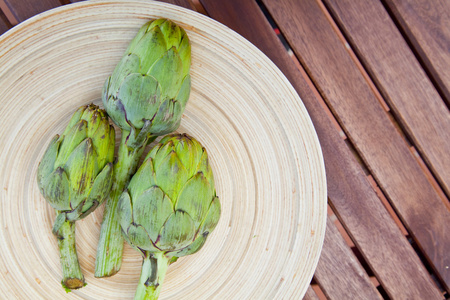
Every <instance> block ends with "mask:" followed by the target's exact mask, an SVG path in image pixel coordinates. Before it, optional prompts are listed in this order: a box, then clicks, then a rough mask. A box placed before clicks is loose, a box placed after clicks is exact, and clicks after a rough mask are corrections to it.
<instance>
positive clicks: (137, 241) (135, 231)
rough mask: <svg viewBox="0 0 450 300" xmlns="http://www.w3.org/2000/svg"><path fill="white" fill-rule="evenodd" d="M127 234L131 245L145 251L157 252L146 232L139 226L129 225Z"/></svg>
mask: <svg viewBox="0 0 450 300" xmlns="http://www.w3.org/2000/svg"><path fill="white" fill-rule="evenodd" d="M127 233H128V239H129V240H130V242H131V244H132V245H134V246H136V247H138V248H140V249H143V250H146V251H152V252H159V249H158V248H156V247H155V246H154V245H153V243H152V241H151V240H150V237H149V236H148V233H147V231H146V230H145V229H144V227H142V226H141V225H134V224H131V225H130V227H128V232H127Z"/></svg>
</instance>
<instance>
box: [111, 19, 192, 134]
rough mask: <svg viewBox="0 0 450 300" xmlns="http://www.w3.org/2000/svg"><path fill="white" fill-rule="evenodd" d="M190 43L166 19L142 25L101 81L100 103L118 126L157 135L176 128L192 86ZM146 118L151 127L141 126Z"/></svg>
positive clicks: (181, 30) (184, 35) (180, 31)
mask: <svg viewBox="0 0 450 300" xmlns="http://www.w3.org/2000/svg"><path fill="white" fill-rule="evenodd" d="M190 65H191V46H190V42H189V38H188V36H187V34H186V32H185V31H184V30H183V29H182V28H181V27H179V26H178V25H176V24H175V23H173V22H172V21H170V20H166V19H158V20H154V21H151V22H148V23H146V24H145V25H144V26H142V27H141V29H140V30H139V31H138V33H137V34H136V36H135V37H134V39H133V40H132V41H131V43H130V44H129V46H128V48H127V50H126V52H125V54H124V56H123V57H122V59H121V61H120V62H119V63H118V65H117V66H116V68H115V69H114V71H113V73H112V75H111V76H110V77H109V78H108V79H107V80H106V81H105V85H104V87H103V96H102V100H103V104H104V106H105V108H106V111H107V112H108V115H109V116H110V117H111V119H112V120H113V122H114V123H115V124H117V125H118V126H119V127H120V128H121V129H122V130H126V131H135V132H136V133H135V135H137V134H138V133H139V131H140V130H145V132H144V133H145V135H147V136H150V135H153V136H158V135H164V134H167V133H170V132H173V131H174V130H176V129H177V128H178V126H179V125H180V121H181V115H182V114H183V112H184V108H185V106H186V102H187V100H188V98H189V94H190V89H191V79H190V76H189V71H190ZM146 121H149V122H150V125H149V126H145V127H144V125H145V122H146Z"/></svg>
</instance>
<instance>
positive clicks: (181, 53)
mask: <svg viewBox="0 0 450 300" xmlns="http://www.w3.org/2000/svg"><path fill="white" fill-rule="evenodd" d="M190 65H191V46H190V43H189V38H188V36H187V35H186V32H185V31H184V30H183V29H182V28H181V27H179V26H177V25H176V24H175V23H173V22H172V21H169V20H165V19H159V20H155V21H152V22H148V23H146V24H145V25H144V26H143V27H142V28H141V29H140V30H139V32H138V33H137V35H136V37H135V38H134V39H133V40H132V41H131V43H130V45H129V46H128V48H127V50H126V52H125V55H124V56H123V57H122V59H121V61H120V62H119V63H118V65H117V66H116V68H115V70H114V71H113V73H112V75H111V76H110V77H109V78H108V79H107V80H106V82H105V85H104V89H103V96H102V100H103V104H104V106H105V109H106V111H107V112H108V114H109V116H110V118H111V119H112V120H113V122H114V123H115V124H117V125H118V126H119V127H120V129H121V131H122V141H121V144H120V147H119V153H118V158H117V163H116V164H115V166H114V185H113V188H112V192H111V195H110V197H109V199H108V200H107V203H106V208H105V212H104V214H103V221H102V228H101V231H100V239H99V244H98V248H97V257H96V262H95V276H96V277H104V276H111V275H113V274H115V273H116V272H118V271H119V269H120V266H121V263H122V253H123V238H122V235H121V233H120V227H119V224H118V222H117V218H116V210H117V209H116V207H117V202H118V198H119V196H120V194H121V193H122V192H123V189H124V188H125V186H126V184H127V183H128V181H129V179H130V177H131V175H133V174H134V172H135V171H136V168H137V165H138V161H139V159H140V158H141V156H142V153H143V151H144V148H145V146H146V145H147V144H148V143H150V142H151V141H153V140H154V139H155V138H156V136H160V135H164V134H167V133H170V132H172V131H175V130H176V129H177V128H178V126H179V125H180V121H181V115H182V114H183V111H184V108H185V106H186V102H187V101H188V98H189V94H190V89H191V77H190V75H189V70H190Z"/></svg>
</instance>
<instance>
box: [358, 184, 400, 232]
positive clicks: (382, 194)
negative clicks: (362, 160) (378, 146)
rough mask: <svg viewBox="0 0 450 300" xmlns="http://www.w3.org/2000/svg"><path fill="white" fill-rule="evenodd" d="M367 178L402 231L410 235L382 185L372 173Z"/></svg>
mask: <svg viewBox="0 0 450 300" xmlns="http://www.w3.org/2000/svg"><path fill="white" fill-rule="evenodd" d="M367 179H368V180H369V182H370V184H371V185H372V187H373V189H374V191H375V193H377V195H378V197H379V198H380V200H381V202H382V203H383V205H384V207H386V210H387V211H388V212H389V214H390V215H391V217H392V219H394V222H395V224H397V226H398V228H400V231H401V232H402V234H403V235H404V236H408V235H409V233H408V231H407V230H406V228H405V226H404V225H403V222H402V221H401V220H400V218H399V217H398V215H397V213H396V212H395V210H394V208H392V206H391V204H390V203H389V201H388V200H387V199H386V196H385V195H384V193H383V191H381V189H380V187H379V186H378V184H377V182H376V181H375V179H374V178H373V176H372V175H368V176H367Z"/></svg>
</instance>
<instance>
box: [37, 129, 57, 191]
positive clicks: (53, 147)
mask: <svg viewBox="0 0 450 300" xmlns="http://www.w3.org/2000/svg"><path fill="white" fill-rule="evenodd" d="M60 144H61V141H60V140H59V135H55V136H54V137H53V139H52V140H51V141H50V144H49V145H48V147H47V150H46V151H45V153H44V156H43V157H42V160H41V162H40V163H39V167H38V170H37V181H38V185H39V189H40V190H41V192H42V190H43V181H44V180H45V178H46V177H47V176H48V175H49V174H50V173H51V172H52V171H53V170H54V166H55V161H56V157H57V156H58V150H59V145H60Z"/></svg>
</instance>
